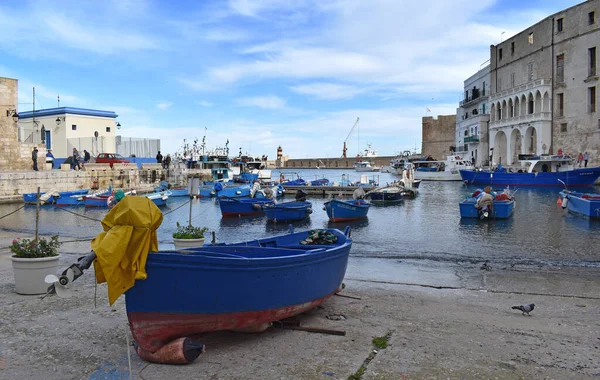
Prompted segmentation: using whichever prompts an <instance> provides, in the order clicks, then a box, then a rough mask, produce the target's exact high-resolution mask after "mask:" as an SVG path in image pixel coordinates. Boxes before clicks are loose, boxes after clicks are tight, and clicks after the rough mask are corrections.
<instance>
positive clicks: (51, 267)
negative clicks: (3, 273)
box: [9, 235, 61, 294]
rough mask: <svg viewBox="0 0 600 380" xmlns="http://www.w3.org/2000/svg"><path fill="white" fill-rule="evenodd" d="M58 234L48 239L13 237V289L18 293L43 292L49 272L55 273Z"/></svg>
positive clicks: (57, 257)
mask: <svg viewBox="0 0 600 380" xmlns="http://www.w3.org/2000/svg"><path fill="white" fill-rule="evenodd" d="M60 244H61V243H60V242H59V241H58V235H54V236H52V237H51V238H50V239H49V240H47V239H45V238H39V239H37V240H36V239H15V240H13V242H12V244H11V245H10V247H9V248H10V251H11V252H12V253H13V255H12V256H11V258H10V259H11V261H12V266H13V274H14V277H15V291H16V292H17V293H19V294H44V293H46V291H47V290H48V284H46V282H45V281H44V279H45V277H46V276H47V275H49V274H56V271H57V268H58V259H59V257H60V255H59V254H58V248H59V247H60Z"/></svg>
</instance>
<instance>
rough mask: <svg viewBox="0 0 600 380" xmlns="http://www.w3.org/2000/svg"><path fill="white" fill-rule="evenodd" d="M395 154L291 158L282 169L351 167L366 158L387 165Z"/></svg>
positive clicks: (374, 163)
mask: <svg viewBox="0 0 600 380" xmlns="http://www.w3.org/2000/svg"><path fill="white" fill-rule="evenodd" d="M394 157H395V156H377V157H348V158H290V159H288V160H286V161H285V162H284V165H283V166H280V167H279V168H281V169H317V168H319V169H351V168H352V167H353V165H354V163H355V162H357V161H361V160H366V161H369V162H370V163H371V165H375V166H386V165H389V164H390V160H391V159H393V158H394Z"/></svg>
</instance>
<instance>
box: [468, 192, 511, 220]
mask: <svg viewBox="0 0 600 380" xmlns="http://www.w3.org/2000/svg"><path fill="white" fill-rule="evenodd" d="M481 194H482V192H481V190H477V191H475V192H474V193H473V194H472V195H469V196H467V197H466V198H465V199H464V200H463V201H462V202H460V203H459V206H460V217H461V218H479V219H508V218H510V217H511V216H512V214H513V211H514V209H515V199H514V196H512V195H511V194H510V192H509V191H508V189H507V190H505V191H504V192H503V193H497V192H493V193H492V195H493V196H494V200H493V201H492V207H491V209H486V208H483V209H478V208H477V207H475V206H476V205H477V201H478V200H479V197H480V196H481Z"/></svg>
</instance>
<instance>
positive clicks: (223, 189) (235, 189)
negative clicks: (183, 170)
mask: <svg viewBox="0 0 600 380" xmlns="http://www.w3.org/2000/svg"><path fill="white" fill-rule="evenodd" d="M251 189H252V188H251V187H250V185H248V184H243V185H240V184H237V185H234V184H233V182H232V183H223V182H217V183H215V184H214V185H213V186H212V188H211V187H210V186H206V187H205V186H202V187H200V197H201V198H209V197H230V198H235V197H248V196H250V190H251Z"/></svg>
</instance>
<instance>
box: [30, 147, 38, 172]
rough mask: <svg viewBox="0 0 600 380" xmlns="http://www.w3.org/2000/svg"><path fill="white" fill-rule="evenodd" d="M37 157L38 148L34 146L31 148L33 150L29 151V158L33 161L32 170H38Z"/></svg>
mask: <svg viewBox="0 0 600 380" xmlns="http://www.w3.org/2000/svg"><path fill="white" fill-rule="evenodd" d="M37 159H38V148H37V146H36V147H34V148H33V151H32V152H31V160H32V161H33V170H35V171H36V172H37V171H38V166H37Z"/></svg>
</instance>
